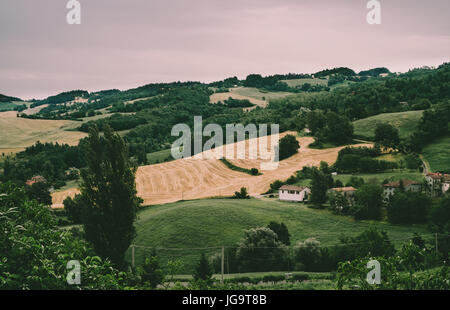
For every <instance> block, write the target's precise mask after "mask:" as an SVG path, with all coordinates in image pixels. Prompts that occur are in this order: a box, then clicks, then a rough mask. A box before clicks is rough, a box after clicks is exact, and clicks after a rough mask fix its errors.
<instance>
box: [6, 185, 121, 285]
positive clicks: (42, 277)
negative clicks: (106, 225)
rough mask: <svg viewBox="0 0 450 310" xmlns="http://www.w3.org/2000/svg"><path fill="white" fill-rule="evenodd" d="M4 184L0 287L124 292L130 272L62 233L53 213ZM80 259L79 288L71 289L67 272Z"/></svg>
mask: <svg viewBox="0 0 450 310" xmlns="http://www.w3.org/2000/svg"><path fill="white" fill-rule="evenodd" d="M25 197H26V195H25V193H24V190H23V189H21V188H17V187H15V186H14V185H12V184H11V183H5V184H0V289H34V290H37V289H45V290H46V289H124V288H126V287H127V284H126V283H127V280H128V279H127V274H126V273H123V272H119V271H118V270H117V269H115V268H114V267H113V266H112V265H111V263H110V261H109V260H102V259H101V258H100V257H98V256H96V254H95V253H94V251H93V250H92V249H91V247H90V246H89V245H88V244H87V243H86V242H85V241H83V240H81V239H79V238H77V237H75V236H74V235H73V234H72V233H71V232H70V231H64V230H58V228H57V226H56V220H55V218H54V217H53V216H52V214H51V212H50V210H48V209H47V208H46V207H44V206H43V205H40V204H38V203H37V202H36V201H35V200H33V201H29V200H27V198H25ZM70 260H78V261H79V262H80V267H81V284H80V285H68V284H67V281H66V276H67V274H68V272H69V270H68V269H66V266H67V263H68V262H69V261H70Z"/></svg>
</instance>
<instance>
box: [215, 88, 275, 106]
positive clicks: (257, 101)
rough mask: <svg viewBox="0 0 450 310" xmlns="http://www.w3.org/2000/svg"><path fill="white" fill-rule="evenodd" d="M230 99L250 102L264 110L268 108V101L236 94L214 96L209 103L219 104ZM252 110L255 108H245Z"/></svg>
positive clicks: (217, 94)
mask: <svg viewBox="0 0 450 310" xmlns="http://www.w3.org/2000/svg"><path fill="white" fill-rule="evenodd" d="M230 97H231V98H233V99H236V100H248V101H250V102H251V103H253V104H254V105H256V106H259V107H262V108H265V107H266V106H267V101H265V100H260V99H255V98H251V97H247V96H242V95H239V94H235V93H232V92H228V93H216V94H212V95H211V96H210V97H209V102H211V103H218V102H219V101H222V102H224V101H225V100H227V99H228V98H230ZM252 108H255V107H251V108H245V110H251V109H252Z"/></svg>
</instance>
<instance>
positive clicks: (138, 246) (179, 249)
mask: <svg viewBox="0 0 450 310" xmlns="http://www.w3.org/2000/svg"><path fill="white" fill-rule="evenodd" d="M425 236H450V235H447V234H440V233H430V234H424V235H417V237H425ZM414 238H415V237H408V238H397V239H389V240H388V241H389V242H391V241H402V240H412V239H414ZM359 244H366V242H353V243H332V244H328V245H322V244H321V245H318V246H316V247H319V248H329V247H334V246H347V245H359ZM130 247H137V248H146V249H153V250H174V251H183V250H208V249H220V248H222V247H224V248H228V249H237V248H242V247H241V246H236V245H233V246H227V245H221V246H210V247H195V248H165V247H151V246H144V245H139V244H131V245H130ZM286 247H287V248H292V249H296V248H300V246H298V245H292V246H286ZM248 248H249V249H250V248H251V249H279V248H280V247H248Z"/></svg>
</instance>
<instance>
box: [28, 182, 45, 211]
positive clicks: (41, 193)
mask: <svg viewBox="0 0 450 310" xmlns="http://www.w3.org/2000/svg"><path fill="white" fill-rule="evenodd" d="M25 189H26V192H27V195H28V197H29V198H30V199H36V201H37V202H39V203H42V204H44V205H46V206H49V205H51V204H52V196H51V195H50V191H49V190H50V184H48V183H46V182H36V183H34V184H33V185H31V186H27V187H26V188H25Z"/></svg>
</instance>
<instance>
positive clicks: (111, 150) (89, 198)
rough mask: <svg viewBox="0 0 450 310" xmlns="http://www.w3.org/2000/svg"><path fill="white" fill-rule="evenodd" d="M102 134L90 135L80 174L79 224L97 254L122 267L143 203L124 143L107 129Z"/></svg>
mask: <svg viewBox="0 0 450 310" xmlns="http://www.w3.org/2000/svg"><path fill="white" fill-rule="evenodd" d="M103 131H104V137H101V136H100V133H99V130H98V128H97V127H96V126H93V127H91V129H90V131H89V138H88V148H87V164H88V167H87V169H83V170H82V171H81V177H82V182H81V195H82V196H83V197H82V198H83V199H81V200H82V201H83V206H82V222H83V225H84V230H85V235H86V239H87V240H88V241H89V242H91V243H92V245H93V247H94V249H95V251H96V253H97V254H98V255H99V256H101V257H104V258H105V257H108V258H110V259H111V261H112V262H113V263H114V264H116V265H117V266H118V267H121V266H123V263H124V254H125V251H126V250H127V249H128V247H129V246H130V244H131V242H132V241H133V239H134V237H135V235H136V231H135V227H134V221H135V219H136V213H137V210H138V208H139V205H140V203H141V201H142V200H141V199H140V198H139V197H137V191H136V184H135V174H136V168H135V167H132V166H131V165H130V162H129V160H128V156H127V148H126V145H125V142H124V141H123V139H122V138H121V137H120V136H119V135H118V134H115V133H114V132H113V131H112V129H111V128H110V127H109V126H105V127H104V130H103Z"/></svg>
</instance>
